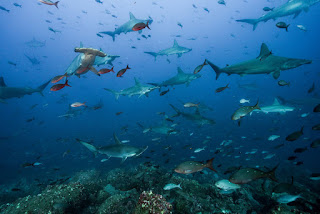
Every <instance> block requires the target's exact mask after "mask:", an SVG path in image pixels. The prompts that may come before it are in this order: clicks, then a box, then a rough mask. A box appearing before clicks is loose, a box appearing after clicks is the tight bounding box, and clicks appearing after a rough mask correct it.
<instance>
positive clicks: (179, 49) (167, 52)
mask: <svg viewBox="0 0 320 214" xmlns="http://www.w3.org/2000/svg"><path fill="white" fill-rule="evenodd" d="M190 51H192V49H190V48H185V47H182V46H180V45H179V44H178V42H177V40H174V42H173V46H172V47H171V48H167V49H164V50H161V51H159V52H158V53H156V52H145V53H146V54H150V55H151V56H154V60H156V59H157V56H169V55H174V54H177V55H178V57H181V56H182V54H184V53H188V52H190Z"/></svg>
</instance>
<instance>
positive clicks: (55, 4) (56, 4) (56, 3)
mask: <svg viewBox="0 0 320 214" xmlns="http://www.w3.org/2000/svg"><path fill="white" fill-rule="evenodd" d="M58 3H59V1H56V2H55V3H54V6H56V8H58ZM58 9H59V8H58Z"/></svg>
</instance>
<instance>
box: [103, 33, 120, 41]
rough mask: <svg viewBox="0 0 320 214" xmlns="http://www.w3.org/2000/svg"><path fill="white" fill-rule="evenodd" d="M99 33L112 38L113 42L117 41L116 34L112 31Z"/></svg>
mask: <svg viewBox="0 0 320 214" xmlns="http://www.w3.org/2000/svg"><path fill="white" fill-rule="evenodd" d="M99 33H103V34H107V35H109V36H111V37H112V40H113V41H114V40H115V39H116V34H115V33H114V32H112V31H103V32H99Z"/></svg>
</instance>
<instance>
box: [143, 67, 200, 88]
mask: <svg viewBox="0 0 320 214" xmlns="http://www.w3.org/2000/svg"><path fill="white" fill-rule="evenodd" d="M200 77H201V75H200V74H193V73H190V74H187V73H184V72H183V71H182V70H181V68H180V67H178V73H177V75H175V76H174V77H172V78H170V79H168V80H166V81H164V82H162V83H160V84H159V83H149V84H150V85H154V86H159V87H167V86H174V85H183V84H187V86H189V85H190V83H191V81H193V80H195V79H198V78H200Z"/></svg>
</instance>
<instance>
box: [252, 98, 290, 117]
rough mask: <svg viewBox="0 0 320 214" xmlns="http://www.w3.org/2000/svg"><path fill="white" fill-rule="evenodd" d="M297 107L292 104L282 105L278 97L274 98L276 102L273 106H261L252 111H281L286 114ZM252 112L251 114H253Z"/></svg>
mask: <svg viewBox="0 0 320 214" xmlns="http://www.w3.org/2000/svg"><path fill="white" fill-rule="evenodd" d="M294 109H295V108H294V107H291V106H285V105H281V104H280V103H279V101H278V99H277V98H275V99H274V102H273V104H272V105H271V106H261V107H260V109H255V110H253V111H252V112H263V113H265V114H268V113H280V114H285V113H286V112H289V111H293V110H294ZM252 112H251V113H250V115H251V114H252Z"/></svg>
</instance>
